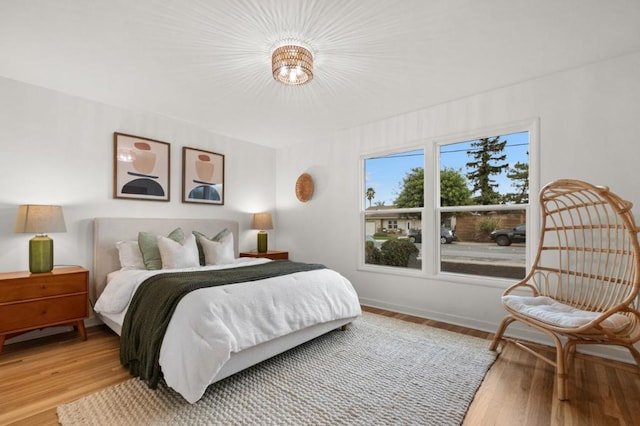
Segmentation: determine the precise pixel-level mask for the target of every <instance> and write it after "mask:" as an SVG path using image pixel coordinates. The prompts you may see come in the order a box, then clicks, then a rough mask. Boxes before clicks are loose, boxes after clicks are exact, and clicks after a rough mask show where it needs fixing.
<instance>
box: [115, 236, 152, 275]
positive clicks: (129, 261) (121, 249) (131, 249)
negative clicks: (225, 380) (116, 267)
mask: <svg viewBox="0 0 640 426" xmlns="http://www.w3.org/2000/svg"><path fill="white" fill-rule="evenodd" d="M116 247H117V248H118V257H119V258H120V269H124V270H132V269H147V267H146V266H144V259H142V252H141V251H140V246H139V245H138V242H137V241H118V242H117V243H116Z"/></svg>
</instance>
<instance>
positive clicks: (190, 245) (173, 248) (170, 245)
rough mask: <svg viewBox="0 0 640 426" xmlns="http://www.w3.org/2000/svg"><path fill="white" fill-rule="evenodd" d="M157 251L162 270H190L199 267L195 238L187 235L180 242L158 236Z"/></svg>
mask: <svg viewBox="0 0 640 426" xmlns="http://www.w3.org/2000/svg"><path fill="white" fill-rule="evenodd" d="M158 249H159V250H160V258H161V259H162V269H178V268H191V267H193V266H200V259H199V258H198V246H197V245H196V237H194V236H193V235H188V236H186V237H185V239H184V240H182V241H181V242H178V241H174V240H172V239H171V238H167V237H163V236H162V235H158Z"/></svg>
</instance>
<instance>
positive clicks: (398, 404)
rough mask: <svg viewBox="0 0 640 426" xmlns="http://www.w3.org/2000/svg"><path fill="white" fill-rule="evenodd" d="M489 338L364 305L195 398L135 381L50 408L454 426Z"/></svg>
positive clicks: (81, 419) (100, 416)
mask: <svg viewBox="0 0 640 426" xmlns="http://www.w3.org/2000/svg"><path fill="white" fill-rule="evenodd" d="M488 346H489V342H488V341H487V340H482V339H478V338H474V337H469V336H465V335H462V334H457V333H452V332H448V331H445V330H440V329H436V328H432V327H427V326H423V325H418V324H413V323H409V322H406V321H401V320H396V319H392V318H388V317H384V316H380V315H375V314H371V313H367V312H365V313H364V314H363V316H362V318H360V319H358V320H356V321H354V322H353V323H352V324H351V326H350V327H349V329H348V330H347V331H333V332H330V333H328V334H326V335H324V336H321V337H319V338H317V339H314V340H313V341H311V342H308V343H306V344H303V345H301V346H298V347H297V348H294V349H292V350H290V351H287V352H285V353H284V354H281V355H278V356H276V357H274V358H272V359H270V360H267V361H265V362H263V363H261V364H258V365H257V366H254V367H251V368H249V369H247V370H244V371H242V372H240V373H238V374H236V375H234V376H231V377H229V378H227V379H225V380H222V381H220V382H218V383H215V384H213V385H211V386H209V388H208V390H207V392H206V393H205V395H204V397H203V398H202V399H201V400H200V401H198V402H197V403H196V404H189V403H187V402H186V401H185V400H184V399H182V397H181V396H180V395H179V394H177V393H176V392H174V391H172V390H171V389H169V388H167V387H166V386H165V385H163V384H162V383H161V385H160V387H159V388H158V389H157V390H151V389H148V388H147V387H146V385H145V384H144V383H142V382H141V381H140V380H138V379H131V380H128V381H126V382H123V383H121V384H119V385H116V386H113V387H111V388H108V389H105V390H102V391H100V392H97V393H95V394H92V395H89V396H87V397H84V398H82V399H80V400H78V401H75V402H72V403H69V404H65V405H61V406H59V407H58V418H59V420H60V423H61V424H62V425H64V426H68V425H83V426H87V425H137V424H144V425H287V424H288V425H307V424H309V425H314V424H315V425H319V424H325V425H342V424H344V425H384V424H389V425H391V424H393V425H439V426H440V425H459V424H460V423H461V422H462V421H463V419H464V416H465V413H466V412H467V409H468V407H469V404H470V403H471V401H472V399H473V397H474V395H475V393H476V391H477V389H478V387H479V386H480V383H481V382H482V380H483V378H484V376H485V374H486V372H487V370H488V369H489V367H490V366H491V364H492V363H493V361H494V360H495V353H494V352H491V351H489V349H488Z"/></svg>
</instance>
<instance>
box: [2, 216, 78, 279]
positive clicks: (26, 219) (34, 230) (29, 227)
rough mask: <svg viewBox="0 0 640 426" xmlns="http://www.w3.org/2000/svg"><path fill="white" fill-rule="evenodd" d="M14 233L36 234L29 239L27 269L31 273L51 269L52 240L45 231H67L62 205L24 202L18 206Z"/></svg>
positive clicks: (49, 270)
mask: <svg viewBox="0 0 640 426" xmlns="http://www.w3.org/2000/svg"><path fill="white" fill-rule="evenodd" d="M13 232H15V233H23V234H36V236H35V237H33V238H32V239H31V240H29V271H30V272H31V273H33V274H38V273H42V272H51V270H53V240H52V239H51V238H49V237H48V236H46V235H45V233H47V232H67V228H66V226H65V224H64V216H63V215H62V207H60V206H46V205H36V204H25V205H21V206H19V207H18V216H17V217H16V226H15V227H14V229H13Z"/></svg>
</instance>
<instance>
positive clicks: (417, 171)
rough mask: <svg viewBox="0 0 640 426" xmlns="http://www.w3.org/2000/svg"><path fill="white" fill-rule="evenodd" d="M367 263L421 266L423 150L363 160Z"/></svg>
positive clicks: (384, 265)
mask: <svg viewBox="0 0 640 426" xmlns="http://www.w3.org/2000/svg"><path fill="white" fill-rule="evenodd" d="M363 168H364V176H365V179H364V188H363V196H364V197H363V199H362V206H363V215H362V217H363V229H364V235H365V238H364V239H365V242H364V264H367V265H377V266H382V267H392V268H405V269H414V270H415V269H422V258H421V256H420V243H416V242H415V241H416V238H419V236H420V231H421V229H422V208H423V207H424V150H422V149H418V150H412V151H404V152H396V153H390V154H382V155H377V156H372V157H368V158H365V159H364V167H363Z"/></svg>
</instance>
